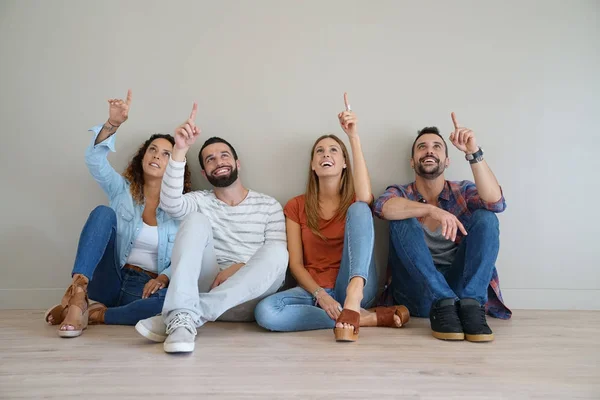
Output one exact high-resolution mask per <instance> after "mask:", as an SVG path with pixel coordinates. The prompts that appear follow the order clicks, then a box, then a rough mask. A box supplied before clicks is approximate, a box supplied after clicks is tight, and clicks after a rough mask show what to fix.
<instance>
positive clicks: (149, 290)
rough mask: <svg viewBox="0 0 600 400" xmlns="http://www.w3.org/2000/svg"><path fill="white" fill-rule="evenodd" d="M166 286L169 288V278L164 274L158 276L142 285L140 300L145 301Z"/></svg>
mask: <svg viewBox="0 0 600 400" xmlns="http://www.w3.org/2000/svg"><path fill="white" fill-rule="evenodd" d="M167 286H169V278H168V277H167V276H166V275H164V274H160V275H159V276H157V277H156V278H155V279H150V280H149V281H148V282H147V283H146V284H145V285H144V291H143V292H142V299H147V298H148V297H150V296H152V295H153V294H154V293H156V292H158V291H159V290H160V289H163V288H166V287H167Z"/></svg>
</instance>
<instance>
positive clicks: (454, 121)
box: [450, 113, 460, 129]
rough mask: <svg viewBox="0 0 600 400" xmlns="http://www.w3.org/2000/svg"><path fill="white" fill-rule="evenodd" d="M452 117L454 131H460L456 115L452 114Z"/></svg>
mask: <svg viewBox="0 0 600 400" xmlns="http://www.w3.org/2000/svg"><path fill="white" fill-rule="evenodd" d="M450 115H451V116H452V123H453V124H454V129H458V128H459V127H460V125H459V124H458V121H457V120H456V114H454V113H452V114H450Z"/></svg>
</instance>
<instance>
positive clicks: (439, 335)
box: [432, 331, 465, 341]
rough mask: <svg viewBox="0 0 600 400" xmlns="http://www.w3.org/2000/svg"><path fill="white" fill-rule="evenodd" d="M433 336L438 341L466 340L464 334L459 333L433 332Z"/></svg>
mask: <svg viewBox="0 0 600 400" xmlns="http://www.w3.org/2000/svg"><path fill="white" fill-rule="evenodd" d="M432 335H433V337H434V338H436V339H440V340H457V341H458V340H465V334H464V333H457V332H435V331H434V332H432Z"/></svg>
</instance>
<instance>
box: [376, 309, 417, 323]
mask: <svg viewBox="0 0 600 400" xmlns="http://www.w3.org/2000/svg"><path fill="white" fill-rule="evenodd" d="M375 314H376V315H377V326H388V327H391V328H395V327H396V323H395V322H394V315H397V316H398V317H399V318H400V323H401V324H402V326H404V324H406V323H407V322H408V320H409V319H410V312H409V311H408V308H406V307H405V306H391V307H376V308H375Z"/></svg>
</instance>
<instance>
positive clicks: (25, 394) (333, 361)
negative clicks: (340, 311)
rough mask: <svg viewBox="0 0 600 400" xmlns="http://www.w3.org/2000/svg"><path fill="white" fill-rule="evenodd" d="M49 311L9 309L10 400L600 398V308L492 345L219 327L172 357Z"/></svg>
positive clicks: (0, 351)
mask: <svg viewBox="0 0 600 400" xmlns="http://www.w3.org/2000/svg"><path fill="white" fill-rule="evenodd" d="M41 320H42V312H41V311H29V310H28V311H0V399H43V398H44V399H45V398H49V399H51V398H60V399H74V398H80V399H86V400H87V399H96V398H99V399H187V398H189V399H192V398H194V399H199V398H203V399H204V398H212V397H216V398H253V399H273V398H281V399H293V398H302V399H307V398H310V399H312V398H325V399H328V400H330V399H370V398H374V399H382V400H383V399H384V398H385V399H455V398H456V399H458V398H460V399H521V398H522V399H529V398H531V399H579V398H590V399H591V398H594V399H599V398H600V340H599V337H600V312H581V311H573V312H565V311H516V312H515V315H514V317H513V319H512V320H511V321H500V320H495V319H493V318H490V319H489V322H490V326H491V327H492V329H493V330H494V332H495V334H496V341H495V342H493V343H486V344H476V343H469V342H458V343H449V342H443V341H439V340H436V339H434V338H433V337H432V336H431V332H430V329H429V321H428V320H423V319H413V320H411V321H410V323H409V325H408V326H407V327H406V328H404V329H391V328H365V329H362V330H361V335H360V339H359V341H358V342H357V343H335V342H334V340H333V333H332V332H331V331H329V330H326V331H313V332H302V333H268V332H265V331H263V330H261V329H259V328H258V327H257V326H256V325H255V324H242V323H235V324H234V323H212V324H208V325H206V326H204V327H203V328H201V329H199V331H198V337H197V339H196V351H195V352H194V353H193V354H191V355H168V354H165V353H164V352H163V349H162V345H160V344H154V343H151V342H147V341H146V340H145V339H143V338H142V337H140V336H138V335H137V333H136V332H135V331H134V329H133V328H132V327H122V326H92V327H90V328H89V329H88V330H87V331H86V332H85V333H84V335H83V336H81V337H79V338H76V339H61V338H58V337H57V336H56V332H55V331H56V328H55V327H49V326H45V325H44V324H43V323H42V321H41Z"/></svg>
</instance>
